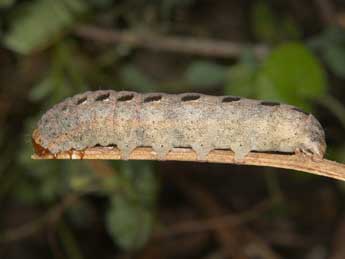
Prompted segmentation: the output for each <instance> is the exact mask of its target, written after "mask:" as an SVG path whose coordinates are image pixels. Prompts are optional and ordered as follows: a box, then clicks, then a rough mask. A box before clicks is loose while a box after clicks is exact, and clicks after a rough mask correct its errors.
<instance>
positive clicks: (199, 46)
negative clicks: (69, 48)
mask: <svg viewBox="0 0 345 259" xmlns="http://www.w3.org/2000/svg"><path fill="white" fill-rule="evenodd" d="M75 35H77V36H79V37H81V38H84V39H88V40H93V41H98V42H103V43H109V44H118V43H119V44H127V45H130V46H131V47H136V48H147V49H152V50H159V51H169V52H178V53H187V54H193V55H200V56H208V57H218V58H238V57H240V56H241V55H242V54H243V51H244V50H246V49H251V50H252V51H253V52H254V54H255V55H256V56H257V57H258V58H262V57H264V56H265V55H266V54H267V53H268V48H267V47H266V46H264V45H253V44H247V43H235V42H229V41H225V40H211V39H200V38H196V37H173V36H163V35H157V34H153V33H147V32H145V33H139V32H129V31H116V30H111V29H104V28H99V27H95V26H92V25H80V26H78V27H76V29H75Z"/></svg>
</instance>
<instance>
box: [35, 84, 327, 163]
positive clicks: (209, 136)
mask: <svg viewBox="0 0 345 259" xmlns="http://www.w3.org/2000/svg"><path fill="white" fill-rule="evenodd" d="M33 142H34V144H35V146H36V153H38V154H40V153H42V150H43V151H44V152H49V153H52V154H57V153H59V152H63V151H71V150H79V151H82V150H85V149H86V148H89V147H93V146H97V145H100V146H116V147H117V148H118V149H119V150H120V151H121V156H122V158H123V159H128V158H129V155H130V154H131V152H132V151H133V150H134V149H135V148H136V147H147V146H149V147H152V149H153V150H154V151H155V152H156V153H157V157H158V158H159V159H164V158H165V157H166V155H167V154H168V152H169V151H170V150H171V149H172V148H178V147H189V148H192V149H193V150H194V151H195V152H196V154H197V158H198V159H199V160H206V159H207V155H208V153H209V152H210V151H211V150H214V149H230V150H232V151H233V152H234V153H235V160H237V161H240V160H242V159H243V158H244V157H245V156H246V155H247V154H248V153H249V152H251V151H257V152H287V153H295V152H302V153H305V154H308V155H311V156H312V157H315V158H322V157H323V155H324V153H325V150H326V142H325V134H324V131H323V129H322V127H321V125H320V123H319V122H318V121H317V119H316V118H315V117H314V116H313V115H311V114H307V113H305V112H303V111H301V110H299V109H298V108H296V107H294V106H291V105H286V104H281V103H277V102H268V101H260V100H251V99H246V98H241V97H235V96H210V95H204V94H198V93H184V94H165V93H145V94H140V93H136V92H129V91H120V92H116V91H113V90H99V91H93V92H91V91H89V92H85V93H82V94H78V95H75V96H73V97H69V98H67V99H66V100H64V101H63V102H61V103H58V104H57V105H55V106H54V107H52V108H51V109H50V110H48V111H47V112H46V113H45V114H44V115H43V116H42V118H41V119H40V121H39V122H38V127H37V129H36V131H35V132H34V134H33Z"/></svg>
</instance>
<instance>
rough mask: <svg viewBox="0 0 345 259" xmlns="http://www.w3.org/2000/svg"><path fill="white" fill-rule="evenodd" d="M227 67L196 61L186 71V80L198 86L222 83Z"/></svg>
mask: <svg viewBox="0 0 345 259" xmlns="http://www.w3.org/2000/svg"><path fill="white" fill-rule="evenodd" d="M225 75H226V67H224V66H222V65H218V64H215V63H211V62H205V61H195V62H193V63H191V64H190V65H189V67H188V69H187V71H186V74H185V78H186V80H187V81H188V82H189V83H190V84H192V85H193V86H196V87H202V86H212V85H216V84H221V83H223V82H224V80H225Z"/></svg>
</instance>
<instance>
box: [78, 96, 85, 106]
mask: <svg viewBox="0 0 345 259" xmlns="http://www.w3.org/2000/svg"><path fill="white" fill-rule="evenodd" d="M86 100H87V97H86V96H85V97H83V98H80V99H79V100H78V101H77V105H80V104H83V103H85V102H86Z"/></svg>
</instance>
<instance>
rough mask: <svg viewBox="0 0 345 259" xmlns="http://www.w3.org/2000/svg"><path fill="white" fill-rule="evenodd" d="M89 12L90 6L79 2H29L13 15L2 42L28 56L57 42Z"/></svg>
mask: <svg viewBox="0 0 345 259" xmlns="http://www.w3.org/2000/svg"><path fill="white" fill-rule="evenodd" d="M18 8H19V7H18ZM86 10H87V5H86V4H85V3H84V1H80V0H66V1H62V0H60V1H55V0H36V1H31V2H27V3H25V4H24V5H23V6H21V7H20V9H17V10H16V14H13V17H12V22H11V26H10V30H9V31H8V33H7V34H6V35H5V37H4V39H3V41H4V43H5V45H6V46H8V47H9V48H10V49H12V50H15V51H17V52H19V53H22V54H29V53H31V52H33V51H37V50H39V49H42V48H44V47H46V46H47V45H48V44H51V43H53V42H54V41H56V40H58V37H59V36H60V35H61V34H63V32H64V30H66V29H68V28H69V27H70V26H72V25H73V23H74V22H75V21H76V17H77V16H79V15H81V14H83V13H85V12H86Z"/></svg>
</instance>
